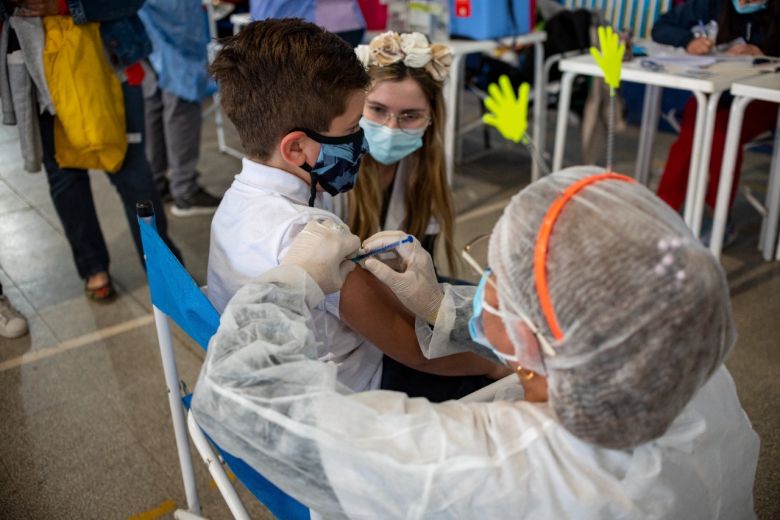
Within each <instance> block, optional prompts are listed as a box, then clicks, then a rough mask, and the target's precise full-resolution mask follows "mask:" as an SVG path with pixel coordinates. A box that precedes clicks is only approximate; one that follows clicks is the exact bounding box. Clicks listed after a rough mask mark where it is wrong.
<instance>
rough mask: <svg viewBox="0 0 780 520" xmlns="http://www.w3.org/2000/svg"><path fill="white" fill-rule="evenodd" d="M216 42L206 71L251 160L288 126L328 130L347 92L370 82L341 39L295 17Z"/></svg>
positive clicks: (268, 22) (265, 22)
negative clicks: (218, 45) (215, 51)
mask: <svg viewBox="0 0 780 520" xmlns="http://www.w3.org/2000/svg"><path fill="white" fill-rule="evenodd" d="M222 45H223V47H222V50H221V51H220V52H219V54H218V55H217V57H216V58H215V60H214V62H213V63H212V65H211V74H212V75H213V76H214V77H215V78H216V80H217V81H218V82H219V87H220V92H221V97H222V108H223V109H224V110H225V113H226V114H227V116H228V118H230V120H231V121H232V122H233V124H234V125H235V126H236V129H237V130H238V135H239V136H240V137H241V144H242V145H243V146H244V151H245V152H246V154H247V155H248V156H249V157H252V158H256V159H261V160H262V159H268V158H269V157H270V156H271V154H272V153H273V151H274V147H275V146H276V144H277V143H278V142H279V140H280V139H281V138H282V136H284V135H285V134H286V133H288V132H290V131H292V130H293V129H295V128H307V129H309V130H314V131H315V132H318V133H323V132H327V131H328V128H329V127H330V123H331V121H332V120H333V119H334V118H336V117H337V116H339V115H341V114H343V113H344V111H345V110H346V105H347V98H348V97H349V95H350V94H351V93H352V92H353V91H355V90H365V89H366V88H367V87H368V84H369V81H370V79H369V77H368V73H367V72H366V70H365V69H364V68H363V66H362V65H361V63H360V61H359V60H358V59H357V56H356V55H355V51H354V49H352V48H351V47H350V46H349V45H348V44H347V43H346V42H344V40H342V39H341V38H339V37H338V36H336V35H335V34H332V33H329V32H327V31H325V30H324V29H321V28H320V27H317V26H316V25H314V24H313V23H308V22H304V21H303V20H299V19H294V18H283V19H276V20H263V21H259V22H254V23H251V24H249V25H248V26H247V27H246V28H244V29H243V30H242V31H241V32H240V33H238V34H237V35H236V36H233V37H230V38H227V39H226V40H223V41H222Z"/></svg>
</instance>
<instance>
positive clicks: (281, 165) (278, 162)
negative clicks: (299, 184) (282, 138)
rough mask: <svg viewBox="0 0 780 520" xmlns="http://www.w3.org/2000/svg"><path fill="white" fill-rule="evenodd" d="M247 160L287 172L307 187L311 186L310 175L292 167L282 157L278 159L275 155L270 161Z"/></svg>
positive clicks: (251, 158) (252, 158) (250, 158)
mask: <svg viewBox="0 0 780 520" xmlns="http://www.w3.org/2000/svg"><path fill="white" fill-rule="evenodd" d="M247 159H249V160H250V161H252V162H256V163H258V164H262V165H264V166H270V167H271V168H276V169H277V170H282V171H283V172H287V173H289V174H290V175H293V176H295V177H298V178H299V179H301V180H302V181H303V182H305V183H306V184H307V185H309V186H311V176H310V175H309V174H308V173H306V172H305V171H304V170H303V169H301V168H298V167H295V166H292V165H290V163H288V162H286V161H285V160H284V159H282V158H281V157H276V156H275V155H274V156H271V157H269V158H268V159H257V158H255V157H247Z"/></svg>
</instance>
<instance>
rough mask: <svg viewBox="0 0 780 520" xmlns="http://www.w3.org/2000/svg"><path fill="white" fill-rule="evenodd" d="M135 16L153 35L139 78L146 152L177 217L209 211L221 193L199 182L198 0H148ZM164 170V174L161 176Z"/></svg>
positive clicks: (202, 71) (202, 88)
mask: <svg viewBox="0 0 780 520" xmlns="http://www.w3.org/2000/svg"><path fill="white" fill-rule="evenodd" d="M138 16H139V17H140V18H141V21H142V22H143V23H144V26H145V27H146V31H147V33H148V34H149V38H150V39H151V40H152V47H153V50H152V53H151V55H150V56H149V62H150V63H151V66H152V68H153V69H154V72H153V73H151V71H150V73H149V74H147V77H146V78H145V79H144V85H143V90H144V107H145V110H146V156H147V158H148V159H149V165H150V166H151V168H152V176H153V177H154V183H155V186H156V188H157V191H158V193H160V196H161V198H162V199H163V200H164V201H165V200H173V207H172V208H171V213H172V214H173V215H175V216H177V217H189V216H193V215H201V214H209V213H213V212H214V211H215V210H216V209H217V206H219V201H220V198H218V197H215V196H213V195H211V194H210V193H208V192H206V191H205V190H204V189H203V188H202V187H201V186H200V185H198V182H197V181H198V177H199V175H200V174H199V173H198V170H197V169H196V167H197V164H198V158H199V156H200V133H201V121H202V117H201V109H202V107H201V99H203V98H204V97H205V96H206V95H207V90H208V72H207V68H208V60H207V55H206V46H207V44H208V39H209V36H208V30H207V25H206V17H205V13H204V11H203V6H202V4H201V1H200V0H147V1H146V3H145V4H144V6H143V8H141V10H140V11H139V12H138ZM166 172H167V174H168V176H167V177H166Z"/></svg>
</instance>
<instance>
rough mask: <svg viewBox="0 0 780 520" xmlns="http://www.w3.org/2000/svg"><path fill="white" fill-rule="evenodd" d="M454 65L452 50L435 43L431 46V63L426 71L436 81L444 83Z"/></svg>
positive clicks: (426, 67)
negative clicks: (451, 66)
mask: <svg viewBox="0 0 780 520" xmlns="http://www.w3.org/2000/svg"><path fill="white" fill-rule="evenodd" d="M450 65H452V49H450V48H449V47H447V46H446V45H441V44H438V43H434V44H433V45H431V61H430V63H428V65H426V66H425V70H426V71H428V74H430V75H431V77H432V78H433V79H435V80H436V81H444V80H445V79H446V78H447V74H448V73H449V71H450Z"/></svg>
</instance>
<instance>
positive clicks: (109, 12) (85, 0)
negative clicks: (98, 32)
mask: <svg viewBox="0 0 780 520" xmlns="http://www.w3.org/2000/svg"><path fill="white" fill-rule="evenodd" d="M67 1H68V9H69V10H70V14H71V16H72V17H73V21H74V22H75V23H77V24H83V23H87V22H108V21H111V20H118V19H120V18H126V17H128V16H132V15H134V14H135V13H136V12H137V11H138V10H139V9H140V8H141V6H142V5H143V4H144V0H67Z"/></svg>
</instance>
